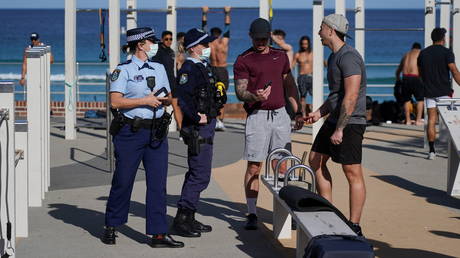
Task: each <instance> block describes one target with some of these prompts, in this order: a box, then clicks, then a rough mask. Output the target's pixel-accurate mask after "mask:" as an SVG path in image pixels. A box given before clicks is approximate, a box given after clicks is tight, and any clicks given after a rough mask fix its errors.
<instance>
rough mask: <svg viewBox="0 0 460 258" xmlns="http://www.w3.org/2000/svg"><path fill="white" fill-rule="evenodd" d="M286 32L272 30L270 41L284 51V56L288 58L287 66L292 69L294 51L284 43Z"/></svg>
mask: <svg viewBox="0 0 460 258" xmlns="http://www.w3.org/2000/svg"><path fill="white" fill-rule="evenodd" d="M285 39H286V32H284V31H283V30H274V31H273V33H272V40H273V42H275V43H276V44H277V45H278V46H279V47H280V48H281V49H282V50H284V51H286V54H287V56H288V58H289V65H290V66H291V68H292V67H294V65H295V63H294V49H293V48H292V46H291V45H289V44H288V43H286V40H285Z"/></svg>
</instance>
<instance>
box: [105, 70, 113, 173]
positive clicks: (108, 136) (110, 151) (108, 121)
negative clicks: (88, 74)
mask: <svg viewBox="0 0 460 258" xmlns="http://www.w3.org/2000/svg"><path fill="white" fill-rule="evenodd" d="M105 90H106V99H105V105H106V106H105V107H106V113H107V114H106V120H105V123H106V139H107V145H106V154H107V162H108V165H109V171H110V173H113V171H114V167H115V164H114V163H115V162H114V158H113V143H112V135H111V134H110V124H111V123H112V119H113V117H112V112H111V111H110V71H107V72H106V74H105Z"/></svg>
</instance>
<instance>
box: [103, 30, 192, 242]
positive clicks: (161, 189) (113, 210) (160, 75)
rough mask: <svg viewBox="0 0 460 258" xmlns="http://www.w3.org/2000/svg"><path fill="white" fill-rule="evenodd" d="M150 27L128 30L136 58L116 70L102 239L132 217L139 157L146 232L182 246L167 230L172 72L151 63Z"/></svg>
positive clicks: (110, 236) (107, 238) (152, 35)
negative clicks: (111, 154) (110, 171)
mask: <svg viewBox="0 0 460 258" xmlns="http://www.w3.org/2000/svg"><path fill="white" fill-rule="evenodd" d="M157 42H158V39H157V38H156V37H155V33H154V31H153V30H152V29H151V28H147V27H146V28H136V29H132V30H128V31H127V45H126V46H124V47H123V50H124V51H125V52H127V53H129V54H131V55H132V58H131V60H129V61H127V62H125V63H122V64H120V65H118V66H117V68H116V69H115V70H114V71H113V73H112V75H111V78H110V80H111V86H110V101H111V107H112V110H117V111H113V113H114V121H113V122H112V124H111V128H110V133H111V134H112V135H113V144H114V149H115V158H116V163H115V171H114V175H113V179H112V188H111V189H110V195H109V199H108V201H107V209H106V214H105V226H106V227H105V232H104V235H103V236H102V241H103V242H104V243H106V244H112V245H113V244H115V237H116V227H117V226H120V225H122V224H125V223H126V222H127V221H128V211H129V203H130V199H131V192H132V189H133V184H134V179H135V176H136V172H137V169H138V168H139V165H140V162H141V161H142V162H143V165H144V168H145V174H146V183H147V193H146V195H147V197H146V219H147V221H146V233H147V235H152V239H151V241H150V245H151V246H152V247H183V246H184V244H183V243H182V242H178V241H175V240H174V239H172V238H171V236H170V235H169V234H168V223H167V220H166V178H167V170H168V139H167V137H166V135H167V128H168V125H169V122H170V119H171V115H170V114H168V113H167V112H165V107H164V106H166V105H169V104H170V103H171V94H170V91H171V90H170V87H169V83H168V77H167V75H166V72H165V69H164V67H163V65H161V64H159V63H154V62H149V61H148V59H150V58H152V57H153V56H155V54H156V52H157V50H158V43H157Z"/></svg>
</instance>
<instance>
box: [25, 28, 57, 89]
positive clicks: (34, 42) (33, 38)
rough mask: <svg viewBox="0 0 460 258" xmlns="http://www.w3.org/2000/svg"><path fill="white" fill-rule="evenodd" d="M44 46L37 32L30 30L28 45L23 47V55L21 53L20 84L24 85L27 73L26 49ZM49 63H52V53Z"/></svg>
mask: <svg viewBox="0 0 460 258" xmlns="http://www.w3.org/2000/svg"><path fill="white" fill-rule="evenodd" d="M43 46H45V44H43V43H42V42H41V41H40V36H39V35H38V33H36V32H32V33H31V34H30V45H28V46H27V47H26V48H25V49H24V55H23V58H22V72H21V79H20V80H19V84H21V85H22V86H24V84H25V82H26V74H27V58H26V51H27V50H28V49H31V48H34V47H43ZM50 62H51V63H54V57H53V55H52V54H51V60H50Z"/></svg>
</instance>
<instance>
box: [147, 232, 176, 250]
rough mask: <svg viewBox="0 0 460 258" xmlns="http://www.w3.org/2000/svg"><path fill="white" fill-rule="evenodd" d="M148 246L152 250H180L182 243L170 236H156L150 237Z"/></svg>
mask: <svg viewBox="0 0 460 258" xmlns="http://www.w3.org/2000/svg"><path fill="white" fill-rule="evenodd" d="M150 246H151V247H153V248H182V247H184V243H183V242H180V241H176V240H174V239H173V238H172V237H171V236H170V235H167V234H158V235H153V236H152V240H151V242H150Z"/></svg>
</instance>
